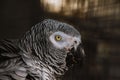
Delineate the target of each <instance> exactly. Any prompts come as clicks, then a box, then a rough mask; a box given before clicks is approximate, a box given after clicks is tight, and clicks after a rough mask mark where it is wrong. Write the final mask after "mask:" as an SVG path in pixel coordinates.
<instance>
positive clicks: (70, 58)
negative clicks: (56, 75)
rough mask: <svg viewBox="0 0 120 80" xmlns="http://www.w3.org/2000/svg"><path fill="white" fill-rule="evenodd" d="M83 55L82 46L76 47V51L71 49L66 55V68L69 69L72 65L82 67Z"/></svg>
mask: <svg viewBox="0 0 120 80" xmlns="http://www.w3.org/2000/svg"><path fill="white" fill-rule="evenodd" d="M84 58H85V53H84V49H83V48H82V45H81V44H80V45H78V47H77V49H76V50H75V48H72V49H71V51H70V52H69V53H68V54H67V58H66V65H67V67H71V66H73V65H74V64H80V65H82V64H83V62H84Z"/></svg>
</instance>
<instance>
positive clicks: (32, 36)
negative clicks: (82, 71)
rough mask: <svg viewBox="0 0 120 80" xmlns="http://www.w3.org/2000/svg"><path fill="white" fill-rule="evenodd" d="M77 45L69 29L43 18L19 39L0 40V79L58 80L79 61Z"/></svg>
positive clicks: (76, 36) (75, 34)
mask: <svg viewBox="0 0 120 80" xmlns="http://www.w3.org/2000/svg"><path fill="white" fill-rule="evenodd" d="M81 44H82V41H81V35H80V33H79V32H78V31H77V30H76V29H75V28H74V27H73V26H71V25H69V24H67V23H63V22H60V21H57V20H53V19H45V20H43V21H41V22H40V23H38V24H36V25H35V26H33V27H32V28H31V29H30V30H29V31H27V32H26V33H25V34H24V35H23V37H22V38H20V39H17V40H7V39H6V40H1V41H0V80H60V77H61V76H62V75H64V74H65V72H66V71H67V70H69V67H70V66H72V65H74V64H76V63H81V61H82V60H83V57H84V51H83V49H82V46H81Z"/></svg>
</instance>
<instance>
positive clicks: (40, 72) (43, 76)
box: [29, 65, 56, 80]
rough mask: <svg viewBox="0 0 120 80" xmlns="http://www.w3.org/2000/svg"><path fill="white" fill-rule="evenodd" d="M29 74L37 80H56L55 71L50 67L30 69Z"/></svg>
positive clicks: (41, 66) (33, 67)
mask: <svg viewBox="0 0 120 80" xmlns="http://www.w3.org/2000/svg"><path fill="white" fill-rule="evenodd" d="M29 72H30V74H31V75H32V76H33V77H34V79H35V80H56V78H55V76H54V74H53V69H52V68H51V67H49V66H43V65H39V66H35V65H34V66H32V67H31V68H30V69H29Z"/></svg>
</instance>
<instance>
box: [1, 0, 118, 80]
mask: <svg viewBox="0 0 120 80" xmlns="http://www.w3.org/2000/svg"><path fill="white" fill-rule="evenodd" d="M46 18H52V19H57V20H59V21H63V22H66V23H69V24H71V25H73V26H75V27H76V28H77V29H78V30H79V31H80V33H81V35H82V40H83V46H84V49H85V52H86V60H85V64H84V66H83V67H81V68H80V67H79V66H75V67H73V69H71V70H70V71H68V72H67V73H66V75H65V76H64V80H120V0H0V39H4V38H7V39H16V38H20V37H21V36H22V35H23V34H24V33H25V32H26V31H27V30H28V29H30V27H32V26H33V25H35V24H36V23H38V22H40V21H41V20H43V19H46Z"/></svg>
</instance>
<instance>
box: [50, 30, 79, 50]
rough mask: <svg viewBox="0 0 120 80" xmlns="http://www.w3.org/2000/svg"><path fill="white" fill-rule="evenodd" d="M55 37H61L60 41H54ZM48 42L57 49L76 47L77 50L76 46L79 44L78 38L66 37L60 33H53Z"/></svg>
mask: <svg viewBox="0 0 120 80" xmlns="http://www.w3.org/2000/svg"><path fill="white" fill-rule="evenodd" d="M56 35H59V36H61V38H62V39H61V40H60V41H57V40H56V39H55V36H56ZM49 40H50V41H51V43H52V44H53V45H54V46H55V47H56V48H59V49H63V48H70V47H73V46H74V47H75V46H76V48H77V46H78V45H79V43H80V37H73V36H70V35H67V34H65V33H64V32H60V31H58V32H55V33H53V34H52V35H51V36H50V37H49Z"/></svg>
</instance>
